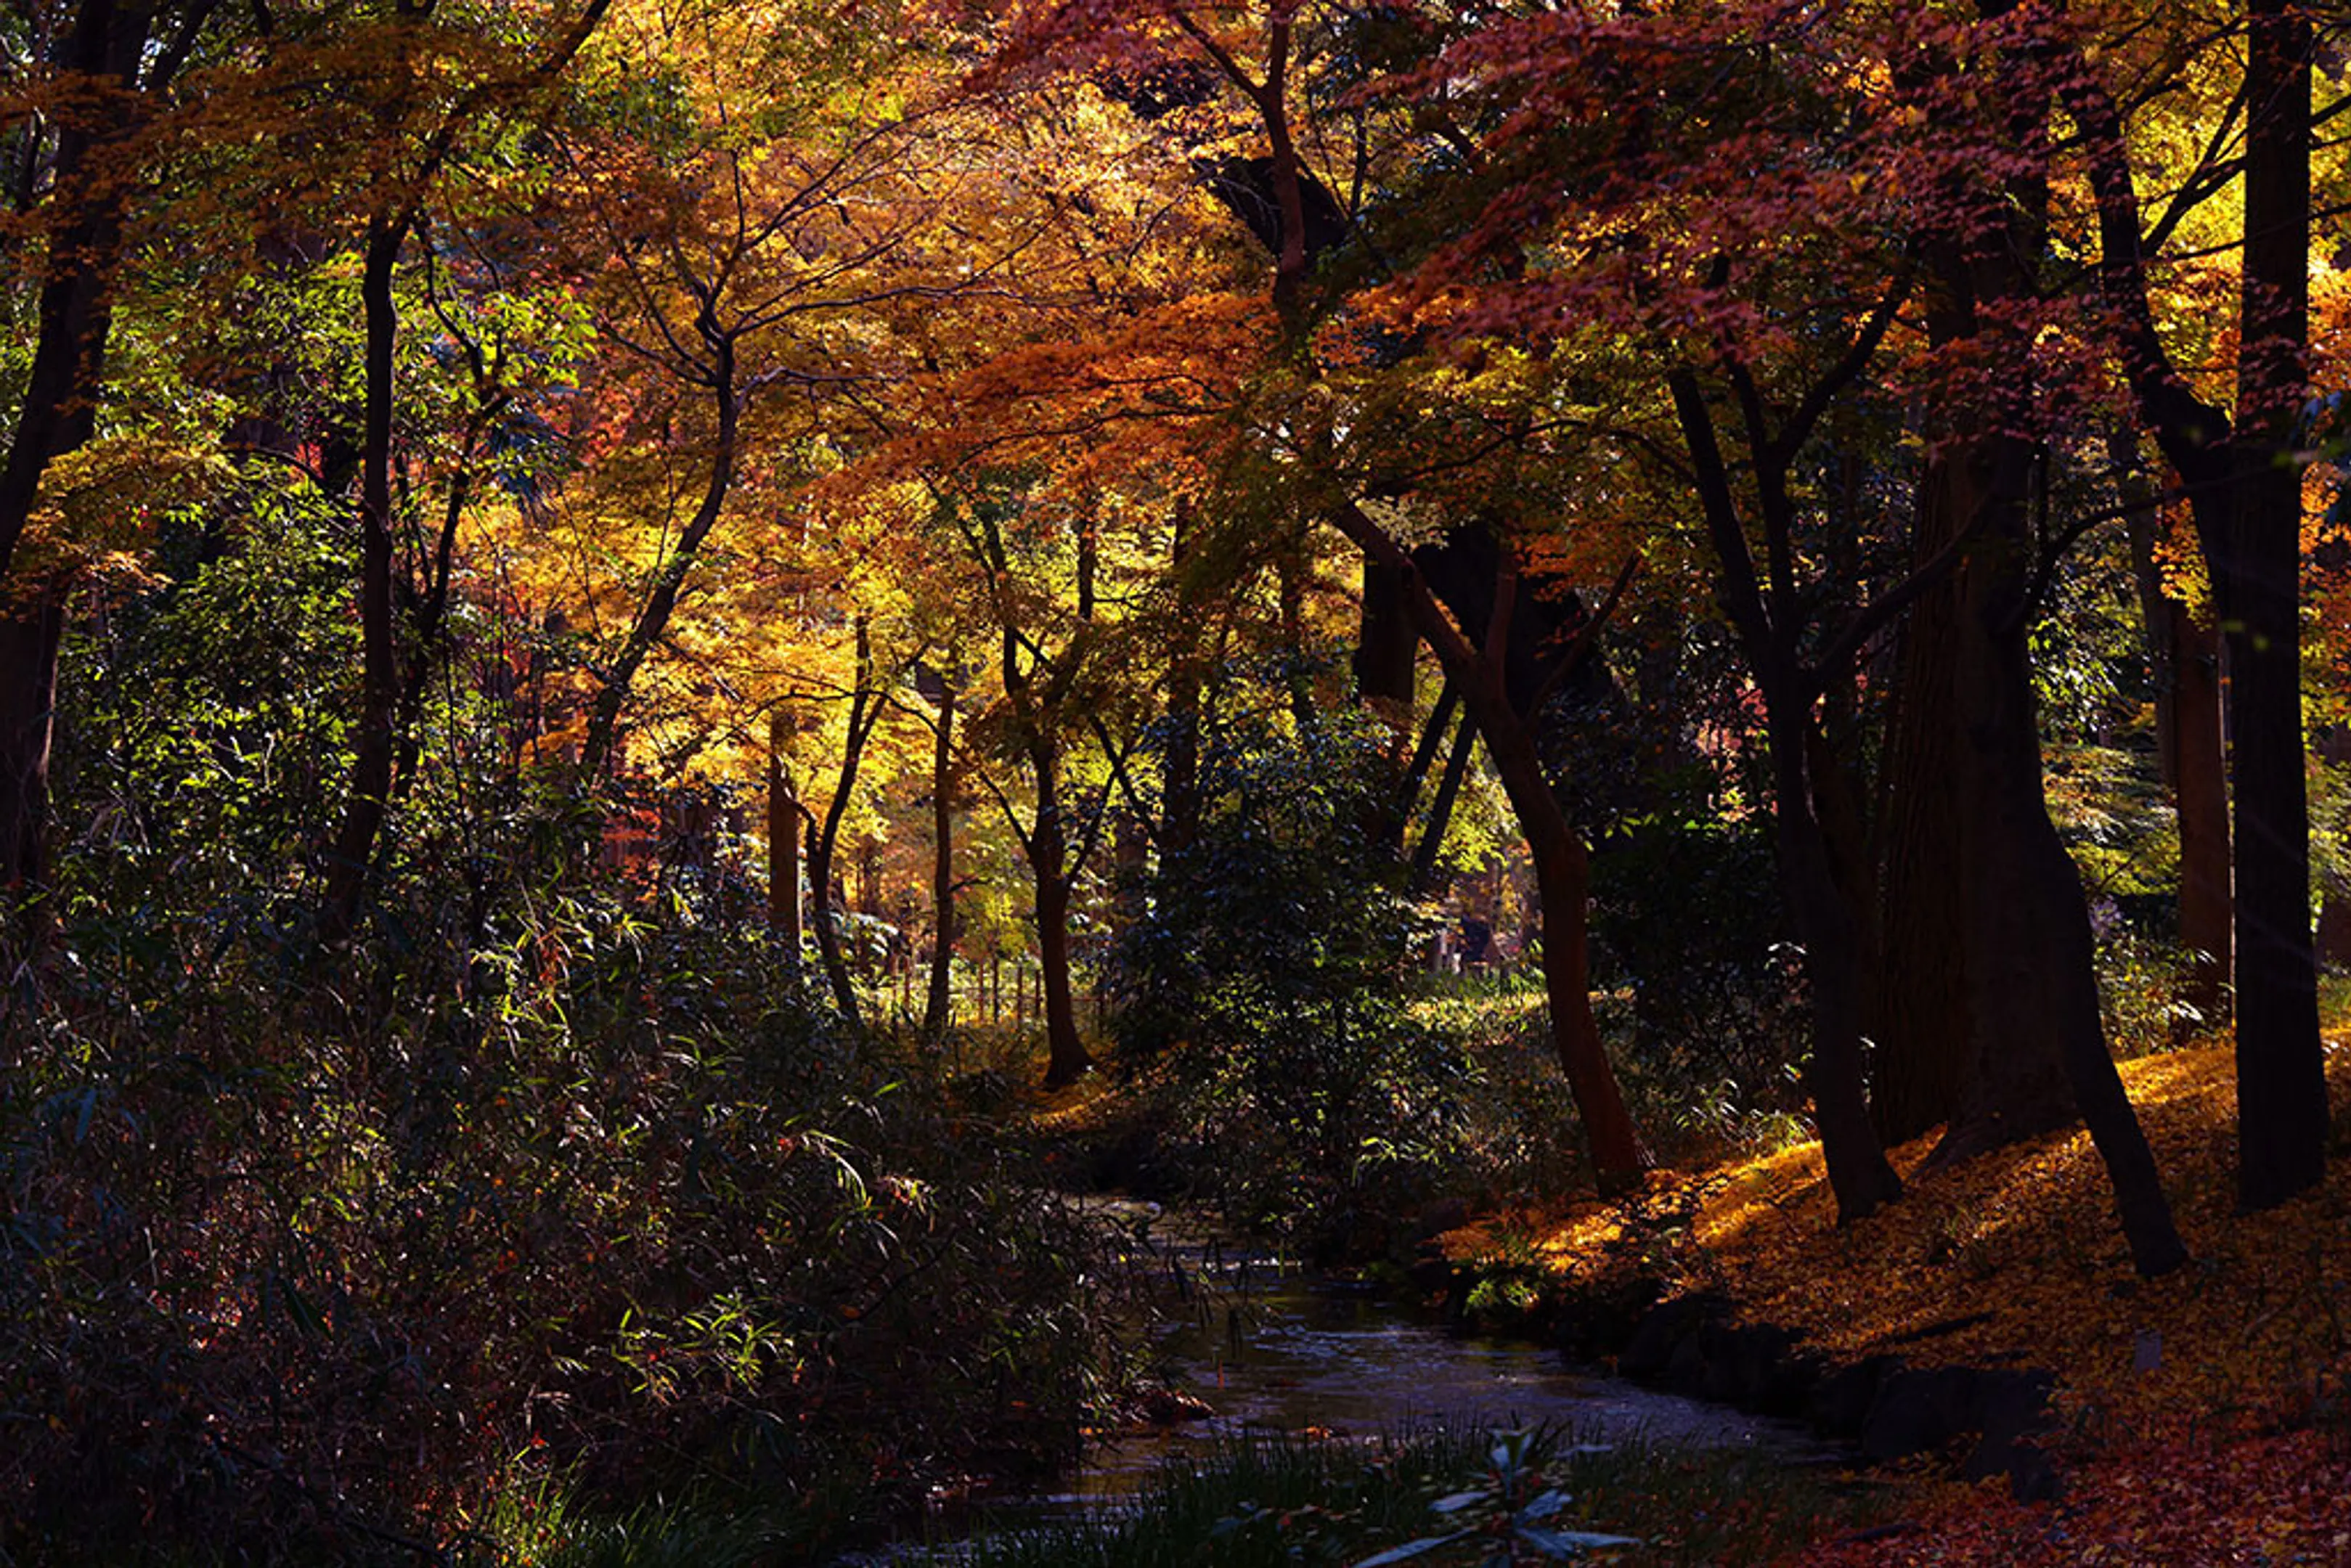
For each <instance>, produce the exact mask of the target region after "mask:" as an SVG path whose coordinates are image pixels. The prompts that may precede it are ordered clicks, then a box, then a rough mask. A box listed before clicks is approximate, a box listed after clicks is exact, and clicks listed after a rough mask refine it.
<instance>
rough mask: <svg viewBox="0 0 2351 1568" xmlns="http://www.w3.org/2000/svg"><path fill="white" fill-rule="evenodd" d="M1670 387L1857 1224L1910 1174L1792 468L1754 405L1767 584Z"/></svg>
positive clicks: (1821, 1090)
mask: <svg viewBox="0 0 2351 1568" xmlns="http://www.w3.org/2000/svg"><path fill="white" fill-rule="evenodd" d="M1667 385H1668V386H1669V387H1670V389H1671V390H1672V392H1673V398H1674V407H1675V412H1676V413H1677V415H1678V417H1679V420H1680V423H1681V427H1682V434H1683V439H1684V442H1685V444H1687V448H1688V451H1689V455H1690V466H1691V471H1692V475H1693V477H1694V478H1695V480H1696V483H1697V487H1698V499H1699V502H1700V505H1701V507H1702V508H1703V510H1704V512H1705V516H1706V522H1707V534H1708V539H1709V541H1710V542H1711V544H1712V545H1713V547H1714V557H1715V573H1716V581H1717V584H1718V588H1719V593H1720V596H1721V599H1722V601H1723V603H1724V605H1725V607H1726V608H1727V609H1728V610H1729V613H1730V619H1731V622H1732V627H1733V630H1734V631H1735V632H1737V634H1738V637H1739V641H1740V649H1741V651H1742V652H1743V653H1744V654H1745V656H1746V659H1747V664H1748V668H1749V669H1750V671H1751V672H1752V673H1753V675H1754V678H1755V682H1756V685H1758V686H1759V687H1761V690H1762V694H1763V714H1764V734H1765V739H1766V742H1767V744H1768V745H1769V746H1770V748H1771V772H1772V790H1771V796H1772V821H1773V827H1774V830H1775V831H1774V834H1773V839H1774V843H1775V847H1776V849H1777V852H1778V859H1779V867H1780V885H1781V891H1782V895H1783V897H1784V898H1785V899H1786V902H1787V904H1788V912H1789V914H1790V915H1791V916H1792V918H1793V919H1794V921H1795V923H1796V930H1797V935H1798V936H1800V937H1801V938H1802V941H1803V944H1804V976H1805V978H1806V980H1807V981H1808V982H1809V983H1810V987H1811V990H1812V1002H1813V1059H1812V1065H1811V1067H1810V1069H1809V1070H1808V1071H1807V1072H1806V1074H1805V1085H1804V1086H1805V1090H1806V1092H1808V1093H1809V1094H1810V1096H1811V1097H1812V1102H1813V1116H1814V1118H1815V1120H1816V1121H1817V1122H1818V1124H1819V1126H1820V1134H1821V1155H1822V1158H1823V1162H1824V1163H1825V1164H1826V1165H1827V1166H1828V1177H1829V1186H1830V1188H1831V1190H1832V1191H1834V1193H1835V1195H1836V1205H1837V1221H1838V1223H1839V1224H1849V1223H1851V1222H1852V1221H1854V1220H1856V1219H1861V1218H1865V1217H1866V1216H1868V1215H1870V1214H1873V1213H1875V1212H1876V1210H1877V1209H1878V1207H1880V1206H1881V1205H1884V1204H1887V1203H1891V1202H1893V1201H1894V1200H1895V1199H1896V1198H1898V1197H1901V1196H1902V1178H1901V1177H1900V1176H1897V1175H1896V1173H1895V1170H1894V1167H1893V1166H1891V1165H1890V1164H1888V1163H1887V1162H1886V1150H1885V1146H1884V1145H1882V1144H1880V1143H1879V1142H1878V1139H1877V1132H1876V1128H1875V1127H1874V1126H1873V1125H1872V1124H1871V1123H1870V1116H1869V1100H1868V1092H1867V1084H1868V1079H1867V1074H1866V1071H1865V1067H1864V1064H1863V1061H1862V1034H1861V1025H1862V1014H1861V1004H1862V967H1861V966H1862V954H1863V951H1864V943H1863V936H1862V933H1863V929H1864V923H1863V919H1862V917H1861V916H1860V915H1857V914H1856V912H1855V905H1856V904H1857V903H1858V902H1859V900H1858V898H1857V897H1856V895H1855V890H1854V887H1853V886H1852V885H1850V884H1848V883H1840V882H1839V880H1838V877H1837V868H1836V864H1835V862H1834V859H1833V858H1832V856H1831V854H1830V852H1829V841H1828V836H1827V834H1826V832H1825V831H1823V827H1822V820H1821V816H1820V804H1819V797H1821V796H1822V795H1823V794H1824V793H1825V791H1823V790H1821V789H1819V788H1818V786H1817V783H1816V781H1815V778H1814V772H1813V769H1814V767H1815V765H1816V763H1819V764H1824V763H1826V762H1827V761H1828V760H1829V758H1830V754H1829V749H1828V747H1827V746H1826V745H1825V744H1818V743H1817V741H1818V737H1816V735H1815V733H1814V730H1815V727H1814V722H1813V685H1812V682H1811V680H1810V679H1808V678H1807V677H1806V675H1805V674H1804V671H1803V667H1802V664H1799V662H1798V659H1797V653H1796V646H1797V638H1798V636H1799V634H1800V632H1801V626H1802V611H1801V609H1800V608H1799V607H1798V604H1797V593H1796V588H1795V582H1794V573H1793V570H1792V561H1793V559H1794V553H1795V551H1794V537H1793V536H1794V517H1793V508H1792V505H1791V503H1790V499H1789V497H1788V495H1787V492H1786V489H1785V470H1784V467H1783V466H1782V465H1781V464H1780V463H1775V462H1771V461H1765V460H1760V455H1761V451H1762V450H1763V449H1764V448H1765V446H1766V441H1765V436H1764V432H1763V431H1762V429H1761V423H1762V422H1761V419H1760V418H1759V417H1757V416H1756V415H1754V414H1750V427H1749V429H1750V442H1751V443H1752V445H1753V448H1754V449H1755V450H1757V451H1758V453H1759V461H1758V462H1757V464H1756V468H1757V492H1758V494H1757V500H1758V505H1759V509H1760V510H1761V513H1762V516H1763V523H1764V531H1765V540H1766V549H1765V559H1766V560H1767V561H1768V562H1769V563H1770V571H1771V581H1770V586H1769V588H1768V589H1767V588H1766V586H1765V583H1764V580H1763V579H1762V578H1761V575H1760V574H1759V573H1758V571H1757V570H1756V564H1755V555H1754V552H1753V550H1752V549H1750V547H1749V544H1748V540H1747V532H1746V528H1745V527H1744V525H1743V523H1742V521H1741V519H1740V511H1739V507H1738V502H1737V498H1736V497H1735V495H1734V494H1733V492H1732V490H1731V486H1730V476H1729V470H1728V469H1727V468H1726V466H1725V465H1724V463H1723V460H1722V451H1721V446H1720V444H1719V441H1718V440H1717V438H1716V435H1715V429H1714V418H1713V415H1712V413H1710V412H1709V411H1708V407H1707V404H1706V399H1705V396H1704V394H1703V392H1702V390H1701V389H1700V387H1699V385H1698V376H1697V374H1696V373H1695V372H1694V371H1691V370H1689V369H1688V368H1687V367H1686V366H1685V367H1678V368H1677V369H1675V370H1674V371H1670V372H1668V374H1667ZM1750 390H1751V389H1750ZM1753 401H1754V400H1752V399H1751V397H1750V403H1751V402H1753ZM1849 874H1851V875H1853V876H1855V877H1857V876H1858V875H1859V867H1858V866H1857V865H1856V866H1855V867H1853V868H1851V872H1850V873H1849ZM1864 885H1866V884H1864Z"/></svg>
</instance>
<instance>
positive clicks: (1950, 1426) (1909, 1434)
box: [1861, 1366, 1976, 1464]
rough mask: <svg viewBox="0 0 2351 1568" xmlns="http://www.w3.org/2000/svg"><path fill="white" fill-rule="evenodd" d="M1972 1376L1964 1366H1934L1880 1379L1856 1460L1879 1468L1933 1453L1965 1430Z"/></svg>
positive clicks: (1968, 1425)
mask: <svg viewBox="0 0 2351 1568" xmlns="http://www.w3.org/2000/svg"><path fill="white" fill-rule="evenodd" d="M1975 1376H1976V1375H1975V1374H1974V1373H1973V1372H1972V1371H1970V1369H1969V1368H1967V1367H1964V1366H1938V1367H1931V1368H1928V1369H1925V1370H1912V1369H1909V1368H1905V1369H1904V1370H1902V1371H1900V1372H1896V1373H1895V1374H1894V1375H1892V1376H1890V1377H1888V1378H1886V1381H1885V1382H1884V1383H1882V1384H1881V1385H1879V1386H1878V1390H1877V1398H1876V1400H1875V1401H1874V1402H1872V1404H1871V1405H1870V1407H1869V1419H1868V1420H1867V1421H1866V1422H1865V1424H1864V1425H1863V1427H1862V1431H1861V1452H1862V1457H1863V1458H1867V1459H1870V1460H1872V1461H1874V1462H1876V1463H1880V1464H1882V1463H1884V1462H1885V1461H1886V1460H1888V1459H1899V1458H1905V1457H1906V1456H1907V1455H1911V1454H1926V1453H1933V1452H1934V1451H1936V1450H1937V1449H1939V1448H1942V1447H1943V1445H1944V1444H1946V1443H1948V1442H1949V1441H1950V1440H1951V1439H1952V1438H1954V1437H1958V1436H1959V1434H1960V1433H1962V1432H1965V1431H1967V1430H1969V1429H1970V1425H1971V1423H1970V1420H1969V1416H1970V1415H1971V1414H1972V1412H1973V1401H1974V1398H1975V1384H1974V1379H1975Z"/></svg>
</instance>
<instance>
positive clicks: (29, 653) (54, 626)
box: [0, 573, 66, 960]
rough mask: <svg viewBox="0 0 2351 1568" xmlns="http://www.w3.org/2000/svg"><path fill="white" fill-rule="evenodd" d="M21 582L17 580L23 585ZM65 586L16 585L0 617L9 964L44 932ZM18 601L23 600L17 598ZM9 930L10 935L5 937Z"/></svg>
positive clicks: (2, 834)
mask: <svg viewBox="0 0 2351 1568" xmlns="http://www.w3.org/2000/svg"><path fill="white" fill-rule="evenodd" d="M21 576H22V574H21V573H20V574H19V577H20V581H19V582H18V583H17V584H16V585H14V586H13V587H12V588H11V589H10V593H11V595H12V600H11V601H10V602H9V603H8V604H7V605H6V606H5V612H0V670H5V671H6V672H8V676H7V679H6V680H5V682H0V854H5V857H6V858H5V861H0V885H5V892H6V897H7V901H8V904H10V905H11V906H12V907H11V908H10V909H8V910H6V911H0V915H7V916H10V917H11V918H10V919H9V920H8V921H7V922H6V924H5V925H0V935H5V936H7V937H9V938H10V942H9V947H10V949H11V950H10V951H9V952H8V953H7V955H6V956H7V957H9V958H10V959H12V960H14V959H17V958H20V957H21V956H24V954H25V953H28V952H29V951H30V950H31V949H32V948H33V947H35V946H37V945H38V944H37V941H36V940H35V938H36V937H37V935H38V934H39V932H41V931H42V930H43V929H45V928H46V927H47V925H48V924H49V915H48V913H47V909H46V907H45V906H44V901H43V899H42V896H41V895H42V894H43V892H44V891H45V889H46V885H47V863H46V859H45V855H44V840H45V836H46V827H47V821H48V806H49V740H50V737H51V735H52V733H53V732H54V718H55V714H56V708H57V649H58V647H59V645H60V643H62V642H63V640H64V636H65V622H66V613H65V603H66V585H65V583H64V581H63V580H53V581H50V582H47V583H44V584H39V585H35V584H31V583H25V582H23V581H21ZM28 590H29V591H28ZM16 596H21V597H16ZM10 926H13V927H15V928H14V929H9V927H10Z"/></svg>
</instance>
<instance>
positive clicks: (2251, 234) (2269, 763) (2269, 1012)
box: [2059, 0, 2326, 1208]
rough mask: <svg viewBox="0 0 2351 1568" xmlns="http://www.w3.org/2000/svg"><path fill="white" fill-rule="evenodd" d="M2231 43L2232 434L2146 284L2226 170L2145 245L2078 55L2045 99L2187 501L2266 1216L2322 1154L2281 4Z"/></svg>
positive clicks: (2301, 134) (2298, 298) (2116, 124)
mask: <svg viewBox="0 0 2351 1568" xmlns="http://www.w3.org/2000/svg"><path fill="white" fill-rule="evenodd" d="M2245 45H2246V53H2245V60H2246V64H2245V68H2244V77H2243V91H2242V95H2241V96H2242V100H2243V103H2244V105H2245V113H2246V116H2247V120H2246V128H2245V152H2244V156H2243V159H2242V162H2241V174H2242V178H2243V182H2244V223H2243V236H2242V237H2243V246H2244V250H2243V267H2242V275H2241V291H2240V302H2239V313H2238V347H2237V361H2236V372H2237V374H2236V404H2237V406H2236V417H2235V420H2234V422H2233V423H2232V422H2231V418H2230V415H2229V413H2228V412H2227V411H2226V410H2224V409H2222V408H2221V407H2220V406H2219V405H2218V404H2217V403H2216V402H2212V401H2210V399H2208V398H2206V397H2204V396H2202V395H2199V393H2198V392H2196V391H2195V390H2194V388H2193V386H2192V385H2191V383H2190V382H2189V379H2188V377H2187V376H2185V375H2184V374H2183V373H2182V372H2181V371H2180V370H2179V367H2178V366H2177V365H2176V364H2175V363H2174V361H2173V359H2172V356H2171V355H2170V353H2169V352H2168V350H2166V348H2165V346H2164V343H2163V340H2162V338H2161V336H2160V335H2159V333H2158V329H2157V325H2156V319H2155V315H2154V311H2153V308H2152V305H2151V301H2150V295H2151V290H2152V283H2151V280H2150V277H2149V272H2150V268H2151V266H2152V264H2153V257H2154V256H2155V254H2156V253H2157V252H2158V251H2159V249H2160V246H2161V244H2162V242H2163V241H2164V239H2165V238H2167V237H2168V235H2170V234H2171V233H2172V232H2173V231H2174V230H2175V229H2176V227H2177V225H2178V224H2179V217H2180V215H2181V214H2183V213H2184V212H2185V211H2186V210H2187V209H2188V207H2189V205H2190V204H2192V202H2193V201H2194V200H2195V199H2198V198H2200V197H2201V196H2203V195H2206V194H2209V193H2210V192H2211V191H2212V190H2215V189H2217V188H2219V187H2220V185H2221V184H2224V183H2226V182H2227V181H2228V180H2229V179H2230V178H2231V176H2233V175H2234V174H2236V173H2237V172H2238V170H2236V169H2231V168H2227V167H2222V166H2219V165H2216V164H2213V163H2211V162H2209V161H2208V163H2207V164H2206V166H2204V167H2201V168H2199V169H2197V170H2195V171H2192V172H2190V174H2189V178H2188V179H2187V181H2186V182H2185V183H2184V184H2183V185H2182V187H2181V189H2180V191H2179V193H2178V194H2177V195H2176V196H2175V197H2174V199H2173V201H2172V202H2171V203H2170V204H2168V208H2167V210H2166V211H2165V213H2164V214H2162V215H2160V216H2159V217H2158V220H2157V222H2156V224H2155V225H2154V227H2153V229H2152V230H2151V231H2149V230H2143V229H2142V228H2141V219H2140V204H2139V199H2138V195H2137V179H2136V176H2135V174H2134V172H2133V170H2132V166H2131V162H2130V154H2129V151H2128V148H2127V144H2126V141H2125V125H2124V121H2123V116H2122V112H2121V110H2120V108H2119V107H2118V105H2117V104H2116V100H2115V99H2114V97H2113V95H2112V93H2111V92H2110V91H2109V90H2108V89H2107V88H2106V87H2105V85H2104V83H2103V82H2102V81H2101V80H2100V79H2099V77H2098V75H2097V73H2096V71H2095V69H2094V68H2092V67H2091V66H2090V65H2089V64H2088V63H2087V62H2086V61H2085V60H2084V59H2082V58H2081V57H2079V56H2074V57H2068V58H2067V59H2066V60H2065V61H2064V73H2063V75H2062V76H2061V78H2060V87H2059V91H2060V92H2061V94H2062V96H2063V98H2064V102H2065V104H2066V106H2067V108H2068V110H2070V111H2071V112H2072V113H2073V115H2074V118H2075V120H2077V121H2078V122H2079V123H2080V124H2081V126H2082V128H2083V131H2084V138H2085V146H2086V150H2087V152H2088V155H2089V158H2090V180H2091V183H2092V185H2093V188H2094V190H2095V197H2096V210H2097V218H2098V239H2099V279H2100V282H2101V285H2102V287H2103V289H2104V293H2105V300H2106V303H2107V304H2108V306H2109V308H2110V309H2111V310H2112V311H2113V314H2114V316H2115V319H2116V339H2117V340H2116V349H2117V351H2118V355H2119V358H2120V359H2121V361H2122V365H2123V368H2124V371H2125V373H2126V376H2127V378H2128V380H2129V383H2130V386H2131V388H2132V391H2133V393H2134V395H2135V397H2136V399H2137V404H2138V410H2139V413H2140V416H2141V417H2142V418H2143V419H2144V420H2145V421H2146V423H2147V424H2148V425H2149V426H2150V427H2151V428H2152V429H2153V431H2154V434H2155V438H2156V441H2157V443H2158V445H2160V446H2161V448H2162V449H2163V453H2164V455H2165V457H2166V458H2167V459H2168V461H2169V462H2170V464H2171V465H2172V467H2173V469H2174V470H2175V471H2176V472H2177V473H2178V474H2179V478H2180V481H2181V483H2182V485H2183V486H2184V487H2185V488H2186V490H2187V492H2188V499H2189V507H2190V510H2191V513H2192V515H2193V517H2194V518H2195V523H2196V532H2197V537H2198V540H2199V544H2200V545H2201V547H2202V549H2203V553H2204V558H2205V560H2206V563H2207V566H2208V568H2209V570H2210V574H2211V579H2212V588H2213V597H2214V601H2215V607H2216V609H2217V611H2218V612H2219V615H2220V622H2221V625H2222V627H2223V631H2224V640H2225V642H2226V643H2227V648H2228V670H2229V692H2230V696H2229V713H2230V718H2231V741H2230V753H2231V763H2232V768H2231V774H2232V778H2231V782H2232V784H2233V786H2234V789H2233V796H2234V799H2233V807H2234V816H2235V821H2234V831H2233V833H2232V835H2231V840H2232V843H2233V846H2234V850H2235V862H2234V863H2235V883H2234V889H2235V891H2234V897H2233V909H2234V925H2235V938H2236V940H2235V948H2236V977H2237V986H2236V996H2235V1009H2236V1020H2237V1034H2236V1039H2237V1071H2238V1096H2239V1123H2238V1136H2239V1195H2240V1197H2241V1201H2242V1202H2243V1203H2244V1205H2245V1206H2246V1207H2249V1208H2265V1207H2272V1206H2273V1205H2275V1204H2278V1203H2282V1202H2283V1201H2284V1200H2285V1199H2287V1198H2288V1197H2293V1196H2294V1194H2295V1193H2297V1192H2300V1191H2303V1190H2304V1189H2305V1188H2307V1187H2309V1186H2313V1185H2314V1184H2315V1183H2316V1182H2317V1181H2318V1180H2319V1179H2320V1178H2321V1176H2323V1175H2324V1173H2325V1158H2326V1082H2325V1071H2324V1061H2323V1053H2322V1050H2321V1047H2320V1043H2319V1036H2318V1013H2317V999H2316V998H2317V989H2316V985H2317V982H2316V964H2315V958H2314V952H2313V947H2312V942H2311V931H2310V848H2309V844H2310V838H2309V809H2308V802H2307V799H2306V786H2305V781H2304V767H2305V760H2304V759H2305V747H2304V739H2303V730H2302V697H2301V690H2302V687H2301V680H2302V672H2301V660H2302V654H2301V645H2302V643H2301V615H2300V606H2301V591H2300V574H2301V566H2302V554H2301V550H2302V482H2301V474H2300V467H2299V464H2298V461H2297V459H2296V458H2295V456H2294V452H2295V448H2296V444H2297V442H2296V433H2297V428H2298V424H2299V422H2300V419H2301V416H2302V409H2303V402H2304V351H2305V349H2306V346H2307V339H2308V320H2309V244H2310V219H2311V195H2310V150H2311V140H2312V131H2311V50H2312V33H2311V27H2310V23H2309V20H2308V18H2307V17H2306V16H2304V15H2303V14H2302V13H2301V12H2300V11H2299V10H2297V9H2296V8H2295V7H2294V6H2293V5H2287V4H2282V3H2276V0H2251V3H2250V4H2249V5H2248V6H2247V27H2246V33H2245ZM2231 118H2232V119H2233V112H2232V115H2231ZM2216 145H2217V139H2216Z"/></svg>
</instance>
